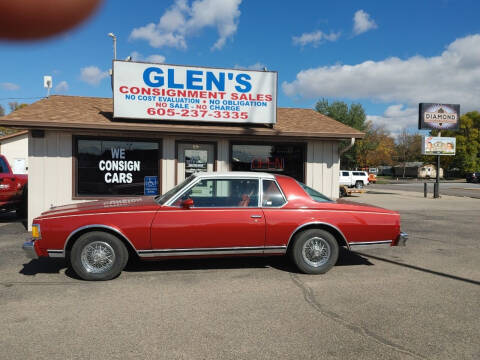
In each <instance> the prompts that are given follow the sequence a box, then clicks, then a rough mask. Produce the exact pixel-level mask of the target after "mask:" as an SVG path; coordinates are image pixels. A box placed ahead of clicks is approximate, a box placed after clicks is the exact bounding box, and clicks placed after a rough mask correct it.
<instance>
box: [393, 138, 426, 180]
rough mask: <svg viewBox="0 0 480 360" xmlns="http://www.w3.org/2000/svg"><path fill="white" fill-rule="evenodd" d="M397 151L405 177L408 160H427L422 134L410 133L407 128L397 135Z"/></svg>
mask: <svg viewBox="0 0 480 360" xmlns="http://www.w3.org/2000/svg"><path fill="white" fill-rule="evenodd" d="M395 152H396V154H397V156H396V158H397V160H398V162H399V163H401V164H402V165H403V177H405V168H406V166H407V162H410V161H424V160H425V159H424V156H423V155H422V136H421V135H420V134H409V133H408V131H407V129H403V130H402V132H401V133H400V134H399V135H398V137H397V144H396V146H395Z"/></svg>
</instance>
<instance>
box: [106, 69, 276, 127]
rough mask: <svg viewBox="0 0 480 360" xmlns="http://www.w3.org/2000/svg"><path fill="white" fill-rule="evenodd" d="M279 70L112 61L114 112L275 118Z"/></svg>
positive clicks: (132, 116) (133, 115)
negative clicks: (249, 69) (248, 69)
mask: <svg viewBox="0 0 480 360" xmlns="http://www.w3.org/2000/svg"><path fill="white" fill-rule="evenodd" d="M276 105H277V72H273V71H247V70H238V69H219V68H204V67H192V66H178V65H164V64H149V63H138V62H127V61H114V62H113V116H114V118H126V119H147V120H181V121H210V122H223V123H261V124H275V123H276V121H277V111H276V107H277V106H276Z"/></svg>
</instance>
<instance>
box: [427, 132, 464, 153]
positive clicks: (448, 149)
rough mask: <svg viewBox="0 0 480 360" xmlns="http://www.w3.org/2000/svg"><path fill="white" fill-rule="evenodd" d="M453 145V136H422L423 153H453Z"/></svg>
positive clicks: (454, 144) (454, 145) (454, 141)
mask: <svg viewBox="0 0 480 360" xmlns="http://www.w3.org/2000/svg"><path fill="white" fill-rule="evenodd" d="M455 147H456V139H455V138H454V137H433V136H423V137H422V154H423V155H455Z"/></svg>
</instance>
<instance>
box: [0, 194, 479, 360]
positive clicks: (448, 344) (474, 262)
mask: <svg viewBox="0 0 480 360" xmlns="http://www.w3.org/2000/svg"><path fill="white" fill-rule="evenodd" d="M350 200H353V201H359V202H366V203H371V204H376V205H380V206H384V207H388V208H391V209H395V210H398V211H400V213H401V215H402V224H403V225H402V229H403V230H404V231H406V232H407V233H409V235H410V240H409V243H408V244H407V246H406V247H405V248H388V249H371V250H369V251H362V252H358V253H352V252H348V251H343V252H342V253H341V257H340V259H339V262H338V263H337V265H336V266H335V267H334V268H333V269H332V270H331V271H330V272H328V273H327V274H326V275H323V276H312V275H302V274H299V273H297V272H296V270H295V268H294V267H293V266H292V265H290V263H289V262H288V261H287V260H286V259H284V258H253V259H252V258H250V259H248V258H241V259H216V260H212V259H210V260H182V261H180V260H175V261H165V262H155V263H143V264H133V265H130V266H129V268H128V269H127V270H126V271H124V272H123V274H122V275H121V276H120V277H119V278H118V279H116V280H114V281H109V282H102V283H92V282H84V281H80V280H78V279H76V278H75V276H74V275H73V274H72V273H71V272H70V271H69V270H66V267H65V264H64V262H62V261H59V260H32V261H30V260H27V259H26V258H25V257H24V255H23V253H22V250H21V249H20V247H21V244H22V242H23V240H24V238H25V237H26V236H27V233H26V232H25V230H24V228H23V226H22V224H21V223H19V222H16V221H15V219H14V217H13V214H12V215H8V214H4V215H0V319H2V322H3V324H2V326H0V351H1V354H0V358H1V359H73V358H75V359H77V358H78V359H80V358H89V359H127V358H128V359H130V358H131V359H219V358H220V359H272V358H275V359H287V358H288V359H300V358H301V359H329V358H331V359H339V358H340V359H353V358H354V359H410V358H413V359H479V358H480V341H479V335H478V334H479V333H480V321H479V318H480V306H479V305H480V251H479V250H480V242H479V241H478V239H479V235H478V234H479V233H480V223H479V214H480V201H479V200H476V199H471V198H460V197H448V196H443V197H442V198H441V199H423V197H422V194H419V193H415V192H406V191H395V190H385V191H376V192H374V193H370V194H363V195H361V196H358V197H355V198H353V197H352V198H350Z"/></svg>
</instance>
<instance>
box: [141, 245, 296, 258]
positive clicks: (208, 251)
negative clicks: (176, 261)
mask: <svg viewBox="0 0 480 360" xmlns="http://www.w3.org/2000/svg"><path fill="white" fill-rule="evenodd" d="M286 251H287V247H286V246H266V247H263V246H245V247H229V248H197V249H196V248H191V249H188V248H184V249H153V250H139V251H138V255H139V256H140V257H164V256H194V255H225V254H264V253H267V254H278V253H285V252H286Z"/></svg>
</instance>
